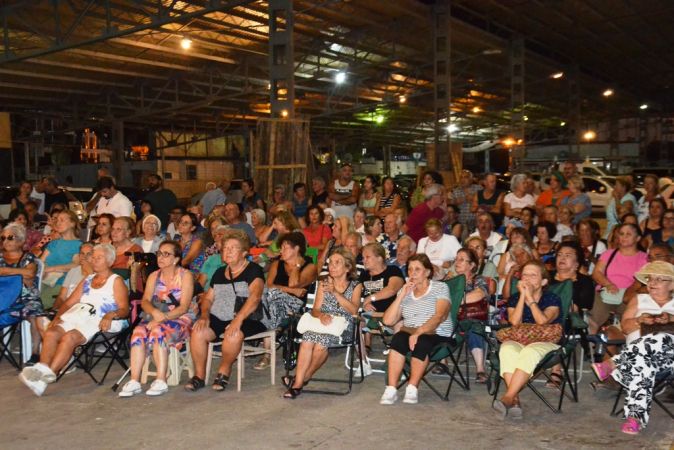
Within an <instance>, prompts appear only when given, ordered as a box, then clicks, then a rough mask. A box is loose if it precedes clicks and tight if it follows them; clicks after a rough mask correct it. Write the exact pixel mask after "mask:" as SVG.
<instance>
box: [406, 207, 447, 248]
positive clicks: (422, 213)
mask: <svg viewBox="0 0 674 450" xmlns="http://www.w3.org/2000/svg"><path fill="white" fill-rule="evenodd" d="M444 215H445V213H444V211H443V210H442V209H440V208H435V209H434V210H431V209H430V208H429V207H428V204H427V203H426V202H424V203H422V204H420V205H417V206H416V207H415V208H414V209H413V210H412V212H411V213H410V215H409V216H407V221H406V225H407V235H408V236H409V237H411V238H412V239H414V242H416V243H418V242H419V239H421V238H422V237H424V236H426V230H425V229H424V226H425V225H426V222H428V220H430V219H438V220H442V217H443V216H444Z"/></svg>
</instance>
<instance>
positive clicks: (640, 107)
mask: <svg viewBox="0 0 674 450" xmlns="http://www.w3.org/2000/svg"><path fill="white" fill-rule="evenodd" d="M639 109H648V105H647V104H646V103H644V104H643V105H641V106H639Z"/></svg>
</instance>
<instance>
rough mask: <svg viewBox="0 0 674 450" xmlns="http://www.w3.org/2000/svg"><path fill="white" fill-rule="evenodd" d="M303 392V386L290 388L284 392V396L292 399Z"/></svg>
mask: <svg viewBox="0 0 674 450" xmlns="http://www.w3.org/2000/svg"><path fill="white" fill-rule="evenodd" d="M301 393H302V388H299V389H295V388H289V389H288V390H287V391H286V393H285V394H283V398H287V399H290V400H294V399H296V398H297V397H298V396H299V395H300V394H301Z"/></svg>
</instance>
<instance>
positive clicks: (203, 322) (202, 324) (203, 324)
mask: <svg viewBox="0 0 674 450" xmlns="http://www.w3.org/2000/svg"><path fill="white" fill-rule="evenodd" d="M210 324H211V321H210V319H209V318H208V317H200V318H199V319H198V320H197V321H196V322H194V326H193V327H192V331H202V330H207V329H208V327H209V326H210Z"/></svg>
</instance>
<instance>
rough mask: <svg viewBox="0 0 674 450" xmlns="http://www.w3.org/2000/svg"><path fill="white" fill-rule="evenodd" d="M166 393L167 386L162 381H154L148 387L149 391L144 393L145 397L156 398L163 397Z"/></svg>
mask: <svg viewBox="0 0 674 450" xmlns="http://www.w3.org/2000/svg"><path fill="white" fill-rule="evenodd" d="M167 392H168V384H166V381H163V380H154V381H153V382H152V384H151V385H150V389H148V390H147V391H145V395H149V396H152V397H156V396H158V395H163V394H166V393H167Z"/></svg>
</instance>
